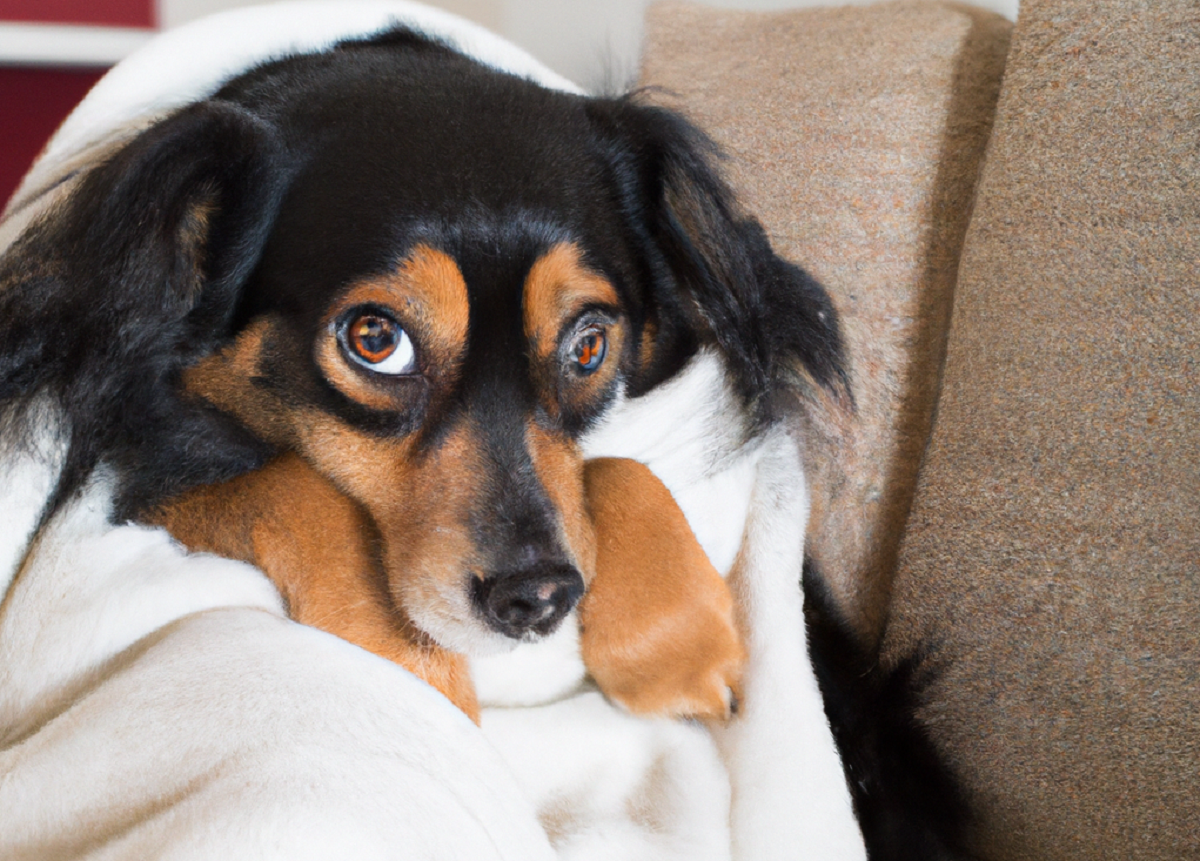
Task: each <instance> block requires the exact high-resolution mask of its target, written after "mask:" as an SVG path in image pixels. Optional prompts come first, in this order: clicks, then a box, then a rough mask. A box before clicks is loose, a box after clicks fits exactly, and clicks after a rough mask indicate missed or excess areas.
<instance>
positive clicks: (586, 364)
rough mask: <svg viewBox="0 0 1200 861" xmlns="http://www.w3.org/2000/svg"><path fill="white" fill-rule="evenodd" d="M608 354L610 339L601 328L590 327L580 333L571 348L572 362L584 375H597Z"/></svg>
mask: <svg viewBox="0 0 1200 861" xmlns="http://www.w3.org/2000/svg"><path fill="white" fill-rule="evenodd" d="M607 353H608V339H607V338H606V337H605V336H604V330H603V329H601V328H600V327H599V326H588V327H587V328H586V329H584V330H583V331H582V332H580V333H579V334H578V335H577V336H576V338H575V343H574V344H573V345H572V346H571V360H572V361H573V362H574V363H575V367H576V368H578V369H579V371H580V372H582V373H584V374H592V373H595V372H596V370H597V369H598V368H599V367H600V365H601V364H602V363H603V362H604V356H605V354H607Z"/></svg>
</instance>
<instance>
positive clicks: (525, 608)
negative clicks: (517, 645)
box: [471, 563, 584, 640]
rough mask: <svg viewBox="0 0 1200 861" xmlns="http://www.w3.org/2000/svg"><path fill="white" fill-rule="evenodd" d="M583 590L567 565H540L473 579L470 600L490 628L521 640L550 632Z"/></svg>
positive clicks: (575, 575) (569, 609)
mask: <svg viewBox="0 0 1200 861" xmlns="http://www.w3.org/2000/svg"><path fill="white" fill-rule="evenodd" d="M583 590H584V586H583V577H582V576H580V574H579V572H578V571H576V570H575V569H574V568H573V567H571V566H570V565H564V564H561V563H542V564H535V565H534V566H532V567H530V568H526V569H522V570H517V571H504V572H500V573H496V574H491V575H488V576H487V577H485V578H483V579H482V580H473V581H472V584H471V600H472V601H473V602H474V604H475V607H476V609H477V610H478V612H479V613H480V614H481V615H482V616H483V618H484V619H486V620H487V623H488V625H489V626H490V627H492V628H493V629H495V630H496V631H499V632H500V633H501V634H504V635H505V636H506V637H512V638H513V639H518V640H521V639H527V638H529V636H530V635H534V636H537V637H544V636H546V635H547V634H550V633H552V632H553V631H554V629H555V628H557V627H558V624H559V623H560V622H561V621H562V620H563V618H564V617H565V616H566V615H567V614H568V613H570V612H571V610H572V609H573V608H574V607H575V605H576V604H577V603H578V602H579V599H580V598H581V597H582V596H583Z"/></svg>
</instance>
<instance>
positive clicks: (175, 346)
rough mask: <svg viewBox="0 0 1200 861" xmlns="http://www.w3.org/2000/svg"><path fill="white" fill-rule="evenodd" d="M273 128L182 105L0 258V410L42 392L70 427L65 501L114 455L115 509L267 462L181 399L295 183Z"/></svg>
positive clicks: (218, 418)
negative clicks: (181, 384)
mask: <svg viewBox="0 0 1200 861" xmlns="http://www.w3.org/2000/svg"><path fill="white" fill-rule="evenodd" d="M282 152H283V149H282V146H281V144H280V143H279V140H278V138H277V135H276V133H275V131H274V130H273V129H272V128H271V127H270V126H269V125H268V124H266V123H265V122H263V121H262V120H260V119H258V118H256V117H254V116H253V115H251V114H249V113H248V112H246V111H245V110H243V109H241V108H239V107H236V106H234V105H230V104H226V103H220V102H207V103H202V104H200V105H197V106H194V107H191V108H188V109H186V110H184V111H182V112H180V113H178V114H175V115H174V116H172V117H170V118H169V119H166V120H164V121H162V122H160V123H158V124H157V125H155V126H153V127H152V128H150V129H148V130H147V131H145V132H142V133H141V134H140V135H138V136H137V137H136V138H134V139H133V140H132V141H131V142H130V143H129V144H128V145H126V146H125V147H124V148H122V149H121V150H120V151H119V152H117V153H116V154H115V155H114V156H112V157H111V158H110V159H109V160H107V161H106V162H104V163H102V164H100V165H98V166H96V167H95V168H93V169H91V170H90V171H89V172H88V173H87V174H86V175H85V176H83V177H82V178H80V179H79V180H78V182H77V184H76V186H75V187H74V189H72V190H71V191H70V192H69V193H68V195H67V197H66V199H65V201H63V202H62V203H60V204H58V205H57V206H55V207H54V208H53V209H52V210H51V211H50V212H49V213H48V214H47V215H46V216H44V217H43V218H42V219H41V220H40V221H39V222H37V223H36V224H34V225H33V226H32V227H31V228H29V229H28V230H27V231H26V232H25V234H24V235H23V236H22V237H21V238H20V239H19V240H18V241H17V242H16V243H14V245H13V246H12V247H11V248H10V249H9V251H8V252H7V254H6V255H5V256H4V258H3V260H2V261H0V416H5V417H9V418H11V417H12V416H13V415H14V414H15V413H16V412H17V411H19V410H20V408H21V407H22V406H23V405H28V404H30V403H32V402H34V401H36V400H38V396H39V395H45V396H48V397H49V398H50V399H51V401H52V402H53V403H54V404H55V407H56V408H57V409H58V410H59V411H60V413H61V414H62V416H63V418H64V419H65V422H66V425H67V427H68V429H69V434H70V436H69V450H68V454H67V464H66V470H65V471H64V473H63V478H62V481H61V482H60V488H59V495H58V499H57V501H58V502H61V501H62V500H63V499H64V498H65V497H66V495H67V494H69V493H70V492H72V491H73V490H74V489H75V488H76V487H77V486H78V485H79V483H80V482H81V481H82V479H83V478H84V477H85V476H86V475H87V473H88V472H90V470H91V469H92V468H93V467H94V466H95V465H96V463H97V462H99V461H101V460H104V461H106V462H109V463H111V464H113V465H114V466H115V467H116V470H117V473H118V475H119V476H120V479H121V488H120V497H119V501H118V514H120V513H121V511H124V512H128V511H130V510H132V509H134V508H137V507H138V506H139V504H140V503H142V502H151V501H153V499H154V498H156V497H158V496H160V495H162V494H165V493H171V492H174V491H176V490H178V489H181V488H182V487H184V486H187V485H190V484H195V483H199V482H207V481H215V480H220V479H222V478H227V477H231V476H232V475H234V474H237V473H239V472H242V471H245V470H246V469H249V468H252V467H253V466H255V465H257V464H259V463H261V462H262V460H263V458H264V457H265V455H266V451H265V449H264V446H263V445H262V444H261V443H259V442H257V441H256V440H254V439H253V438H252V437H250V436H249V435H248V434H247V433H246V432H245V431H243V430H241V429H240V428H239V427H238V426H236V425H234V424H233V423H232V422H231V421H229V420H228V419H226V418H224V417H223V416H222V415H221V414H219V413H217V412H216V411H215V410H212V409H211V408H207V407H205V406H203V405H200V404H196V403H191V402H188V401H186V400H183V399H181V397H180V396H179V394H178V387H177V382H178V377H179V374H180V371H181V370H182V368H184V367H185V366H186V365H188V364H189V363H191V362H193V361H195V360H196V359H197V358H198V357H200V356H202V355H205V354H206V353H208V352H211V351H212V350H213V349H214V348H215V347H216V345H217V344H218V343H220V341H221V339H222V338H223V337H225V336H226V335H227V331H226V330H227V329H228V327H229V325H230V320H231V319H232V317H233V314H234V313H235V309H236V307H237V302H238V298H239V294H240V291H241V288H242V286H243V284H244V283H245V281H246V279H247V278H248V276H249V275H250V273H251V272H252V270H253V268H254V266H255V264H256V262H257V260H258V257H259V255H260V253H261V249H262V246H263V243H264V242H265V240H266V237H267V234H268V232H269V230H270V227H271V224H272V221H273V218H274V214H275V211H276V209H277V207H278V203H279V200H280V198H281V196H282V192H283V189H284V187H285V185H286V181H287V177H286V175H287V170H286V168H285V166H284V165H283V163H282V161H283V159H282Z"/></svg>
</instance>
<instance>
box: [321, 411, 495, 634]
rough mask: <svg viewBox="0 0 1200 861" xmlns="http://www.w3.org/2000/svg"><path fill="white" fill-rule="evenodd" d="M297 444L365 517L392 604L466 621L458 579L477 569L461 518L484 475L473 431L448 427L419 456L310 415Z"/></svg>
mask: <svg viewBox="0 0 1200 861" xmlns="http://www.w3.org/2000/svg"><path fill="white" fill-rule="evenodd" d="M301 447H302V449H303V450H304V451H305V452H307V453H308V456H309V458H310V459H311V460H312V462H313V464H314V465H315V466H316V467H317V469H319V470H320V471H321V472H323V473H324V474H326V475H328V476H330V477H331V478H332V479H333V481H334V483H335V484H337V486H338V487H339V488H341V489H342V491H343V492H345V493H348V494H349V495H351V496H353V497H354V498H355V499H357V500H358V501H359V502H361V503H362V504H363V505H365V506H366V507H367V509H368V510H369V511H370V512H371V515H372V517H373V518H374V520H375V523H376V525H377V526H378V528H379V531H380V533H381V535H382V537H383V551H384V552H383V556H384V565H385V567H386V569H387V570H388V571H389V572H391V573H392V576H391V578H390V585H391V590H392V595H393V597H394V598H395V600H396V601H397V603H398V604H401V605H402V606H404V607H406V608H407V609H408V611H409V613H410V614H412V615H413V616H414V618H428V617H429V616H430V615H434V616H438V617H443V618H459V619H462V618H465V617H466V616H467V615H468V614H469V605H468V603H467V601H468V597H467V593H466V591H465V589H464V585H465V584H464V582H463V578H464V575H466V574H468V573H470V572H474V571H477V570H478V568H479V560H478V558H477V557H478V550H477V548H476V547H475V544H474V542H473V541H472V540H471V538H470V534H469V527H468V518H469V512H470V510H471V507H472V506H473V505H475V504H476V503H477V500H478V498H479V495H480V492H481V491H480V488H479V486H478V482H479V481H480V480H481V479H482V476H483V475H484V471H483V470H482V469H481V468H480V466H479V461H478V451H479V443H478V441H477V437H476V434H475V432H474V430H473V429H472V428H471V427H469V426H460V427H457V428H454V429H451V430H450V431H449V432H448V433H447V435H446V437H445V438H444V439H442V440H441V441H440V442H439V443H438V445H437V446H436V448H435V449H433V450H432V451H428V452H423V453H421V454H419V455H418V454H415V453H414V451H413V447H414V443H413V442H412V441H411V440H408V439H405V440H390V439H379V438H377V437H373V436H371V435H369V434H365V433H362V432H359V431H356V430H354V429H352V428H349V427H347V426H346V425H343V424H341V423H340V422H338V421H336V420H334V419H332V418H329V417H326V416H314V417H313V418H312V420H311V421H310V422H308V423H307V424H306V426H305V428H304V429H303V430H302V431H301Z"/></svg>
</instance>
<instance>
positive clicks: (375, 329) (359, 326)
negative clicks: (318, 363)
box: [343, 312, 416, 375]
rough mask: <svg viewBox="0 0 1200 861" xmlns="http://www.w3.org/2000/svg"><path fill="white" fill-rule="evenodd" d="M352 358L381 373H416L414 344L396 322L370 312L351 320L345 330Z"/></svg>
mask: <svg viewBox="0 0 1200 861" xmlns="http://www.w3.org/2000/svg"><path fill="white" fill-rule="evenodd" d="M343 333H344V334H343V339H344V342H345V344H346V347H347V352H349V354H350V358H351V359H353V360H354V361H355V362H357V363H358V364H360V365H362V366H364V367H366V368H370V369H371V370H372V371H375V372H376V373H379V374H389V375H396V374H409V373H412V372H413V371H414V370H415V366H416V362H415V358H416V356H415V353H414V351H413V346H412V341H411V340H410V339H409V337H408V335H407V334H406V333H405V331H404V330H403V329H401V328H400V327H399V326H398V325H396V321H395V320H393V319H392V318H390V317H387V316H384V315H383V314H378V313H373V312H368V313H364V314H359V315H357V316H355V317H352V318H350V320H349V321H348V322H347V323H346V326H345V329H344V330H343Z"/></svg>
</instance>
